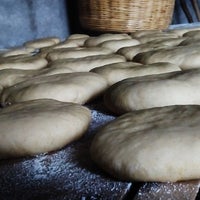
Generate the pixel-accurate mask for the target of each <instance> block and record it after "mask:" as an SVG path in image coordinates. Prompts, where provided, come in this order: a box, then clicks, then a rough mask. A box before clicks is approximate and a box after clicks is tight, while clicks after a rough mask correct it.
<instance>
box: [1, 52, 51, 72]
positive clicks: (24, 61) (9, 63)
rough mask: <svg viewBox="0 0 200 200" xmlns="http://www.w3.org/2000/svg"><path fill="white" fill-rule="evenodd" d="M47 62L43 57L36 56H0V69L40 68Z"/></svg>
mask: <svg viewBox="0 0 200 200" xmlns="http://www.w3.org/2000/svg"><path fill="white" fill-rule="evenodd" d="M47 64H48V62H47V60H46V59H45V58H40V57H38V56H28V55H18V56H9V57H1V58H0V70H2V69H26V70H32V69H34V70H35V69H41V68H44V67H46V66H47Z"/></svg>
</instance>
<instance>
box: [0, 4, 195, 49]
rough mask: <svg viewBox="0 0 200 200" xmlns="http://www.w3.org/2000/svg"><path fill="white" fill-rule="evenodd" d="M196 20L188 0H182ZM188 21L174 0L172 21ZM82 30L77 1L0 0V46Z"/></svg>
mask: <svg viewBox="0 0 200 200" xmlns="http://www.w3.org/2000/svg"><path fill="white" fill-rule="evenodd" d="M185 2H186V3H187V6H188V7H189V9H190V11H191V14H192V17H193V20H194V22H197V19H196V16H195V13H194V11H193V8H192V5H191V2H190V0H185ZM183 23H188V20H187V17H186V16H185V14H184V12H183V10H182V9H181V6H180V0H176V5H175V11H174V15H173V19H172V24H183ZM82 32H84V31H83V30H82V29H81V27H80V24H79V20H78V0H0V48H7V47H14V46H19V45H21V44H23V43H24V42H25V41H27V40H31V39H35V38H41V37H47V36H58V37H60V38H61V39H64V38H66V37H67V36H68V35H69V34H72V33H82Z"/></svg>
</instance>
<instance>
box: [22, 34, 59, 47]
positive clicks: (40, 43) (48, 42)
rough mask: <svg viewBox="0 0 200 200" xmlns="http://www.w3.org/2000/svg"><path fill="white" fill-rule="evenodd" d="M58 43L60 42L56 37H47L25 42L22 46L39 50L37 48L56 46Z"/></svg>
mask: <svg viewBox="0 0 200 200" xmlns="http://www.w3.org/2000/svg"><path fill="white" fill-rule="evenodd" d="M59 42H60V39H59V38H57V37H47V38H39V39H35V40H31V41H27V42H25V43H24V46H25V47H31V48H36V49H37V48H38V49H39V48H43V47H48V46H52V45H55V44H58V43H59Z"/></svg>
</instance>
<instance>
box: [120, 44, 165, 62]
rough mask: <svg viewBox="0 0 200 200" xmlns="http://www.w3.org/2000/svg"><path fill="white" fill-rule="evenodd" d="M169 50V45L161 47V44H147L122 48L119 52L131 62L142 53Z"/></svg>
mask: <svg viewBox="0 0 200 200" xmlns="http://www.w3.org/2000/svg"><path fill="white" fill-rule="evenodd" d="M164 48H168V46H167V45H160V44H159V43H147V44H139V45H136V46H131V47H122V48H121V49H119V50H118V51H117V53H118V54H121V55H123V56H125V58H126V59H127V60H129V61H132V60H133V58H134V56H136V55H137V54H138V53H141V52H147V51H151V50H158V49H164Z"/></svg>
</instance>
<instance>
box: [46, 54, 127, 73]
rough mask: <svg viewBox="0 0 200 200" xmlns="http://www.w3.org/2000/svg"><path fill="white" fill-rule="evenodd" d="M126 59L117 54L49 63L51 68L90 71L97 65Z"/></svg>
mask: <svg viewBox="0 0 200 200" xmlns="http://www.w3.org/2000/svg"><path fill="white" fill-rule="evenodd" d="M124 61H126V59H125V57H124V56H121V55H117V54H109V55H96V56H87V57H83V58H76V59H74V58H67V59H58V60H55V61H52V62H51V63H49V65H48V67H49V68H62V67H63V68H64V67H65V68H68V69H71V70H72V71H74V72H89V71H90V70H91V69H93V68H95V67H100V66H103V65H107V64H110V63H118V62H124Z"/></svg>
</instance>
